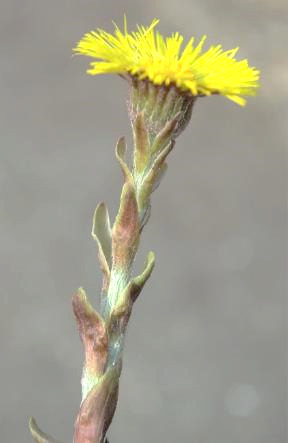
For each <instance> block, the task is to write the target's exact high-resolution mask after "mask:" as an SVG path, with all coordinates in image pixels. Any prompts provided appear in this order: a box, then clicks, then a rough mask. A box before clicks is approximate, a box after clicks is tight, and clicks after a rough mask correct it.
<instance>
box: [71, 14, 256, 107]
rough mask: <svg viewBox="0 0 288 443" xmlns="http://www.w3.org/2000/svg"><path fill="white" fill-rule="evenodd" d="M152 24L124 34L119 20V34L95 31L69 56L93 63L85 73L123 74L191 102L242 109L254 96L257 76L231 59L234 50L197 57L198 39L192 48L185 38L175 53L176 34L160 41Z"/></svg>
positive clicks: (178, 38) (211, 51)
mask: <svg viewBox="0 0 288 443" xmlns="http://www.w3.org/2000/svg"><path fill="white" fill-rule="evenodd" d="M158 22H159V20H156V19H155V20H153V22H152V23H151V25H150V26H149V27H144V26H138V27H137V31H135V32H131V33H128V31H127V23H126V18H125V19H124V31H123V32H122V31H121V30H120V29H119V27H118V26H117V25H116V24H114V26H115V31H114V35H112V34H110V33H108V32H106V31H104V30H102V29H97V30H96V31H92V32H90V33H88V34H85V35H84V37H83V38H82V39H81V40H80V41H79V43H78V45H77V46H76V48H74V51H75V52H76V53H78V54H84V55H88V56H90V57H93V58H96V59H97V61H92V62H91V67H90V69H88V71H87V72H88V73H89V74H92V75H96V74H103V73H117V74H121V75H125V74H126V75H127V74H129V75H132V76H135V77H137V78H139V79H140V80H143V79H149V80H150V81H151V82H152V83H154V84H156V85H167V86H168V85H170V84H174V85H176V87H177V88H179V89H180V90H181V91H187V92H188V93H190V94H191V95H193V96H197V95H211V94H221V95H224V96H226V97H227V98H229V99H231V100H233V101H235V102H236V103H238V104H239V105H244V104H245V103H246V101H245V99H244V98H243V97H242V96H243V95H244V96H245V95H255V93H256V90H257V88H258V86H259V83H258V79H259V71H258V70H256V69H255V68H251V67H249V65H248V62H247V60H241V61H237V60H236V59H235V58H234V56H235V54H236V52H237V50H238V48H234V49H230V50H228V51H223V49H222V46H221V45H217V46H211V47H210V48H209V49H208V50H207V51H206V52H202V46H203V43H204V41H205V39H206V36H205V35H204V36H203V37H202V38H201V40H200V42H199V43H198V44H197V45H194V38H191V39H190V40H189V42H188V43H187V44H186V46H185V47H184V48H183V49H182V50H181V46H182V43H183V36H182V35H180V34H179V33H178V32H176V33H173V34H172V35H171V36H170V37H167V38H164V37H163V36H162V35H161V34H160V33H159V32H158V31H157V32H155V29H154V28H155V26H156V25H157V23H158Z"/></svg>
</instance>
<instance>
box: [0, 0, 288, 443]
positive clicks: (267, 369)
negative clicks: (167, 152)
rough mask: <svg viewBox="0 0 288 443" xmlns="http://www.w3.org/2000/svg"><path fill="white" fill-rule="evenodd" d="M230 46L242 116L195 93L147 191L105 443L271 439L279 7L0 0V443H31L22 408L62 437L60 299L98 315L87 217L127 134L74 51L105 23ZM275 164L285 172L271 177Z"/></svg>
mask: <svg viewBox="0 0 288 443" xmlns="http://www.w3.org/2000/svg"><path fill="white" fill-rule="evenodd" d="M124 12H125V13H126V14H127V18H128V23H129V27H130V29H133V28H135V26H136V24H137V23H139V24H149V23H150V21H151V20H152V19H153V18H154V17H159V18H160V19H161V22H160V25H159V29H160V30H161V32H163V33H164V34H168V33H170V32H173V31H179V32H181V33H183V34H184V35H185V37H186V38H189V37H190V36H191V35H194V36H195V37H197V38H198V37H201V36H202V34H204V33H207V34H208V40H207V44H213V43H218V42H220V43H222V44H223V46H224V48H226V49H229V48H233V47H235V46H238V45H239V46H240V48H241V49H240V52H239V56H240V57H242V58H246V57H247V58H248V59H249V62H250V64H251V65H252V66H256V67H258V68H260V69H261V71H262V80H261V82H262V87H261V90H260V93H259V96H258V97H257V98H255V99H254V98H251V99H249V100H248V105H247V107H246V108H244V109H243V108H241V107H239V106H237V105H236V104H234V103H232V102H230V101H229V100H227V99H224V98H221V97H212V98H203V99H199V100H198V102H197V103H196V106H195V109H194V115H193V118H192V121H191V124H190V125H189V127H188V129H187V130H186V131H185V133H184V134H183V135H182V136H181V137H180V138H179V139H178V142H177V144H176V149H175V150H174V152H173V153H172V154H171V156H170V158H169V168H168V174H167V176H166V177H165V179H164V181H163V182H162V184H161V187H160V188H159V189H158V190H157V192H156V193H155V194H154V197H153V212H152V217H151V219H150V223H149V225H148V226H147V229H146V231H145V234H144V236H143V239H142V243H141V252H140V254H139V263H138V265H139V268H138V269H136V271H137V270H139V269H140V266H141V265H142V260H143V259H144V257H145V255H146V253H147V252H148V251H149V250H150V249H153V250H154V251H155V253H156V258H157V263H156V268H155V270H154V273H153V275H152V277H151V279H150V281H149V283H148V284H147V285H146V286H145V289H144V291H143V292H142V294H141V296H140V298H139V300H138V301H137V303H136V305H135V307H134V311H133V315H132V318H131V322H130V326H129V330H128V335H127V341H126V350H125V358H124V368H123V373H122V381H121V387H120V398H119V403H118V409H117V412H116V415H115V418H114V421H113V424H112V426H111V429H110V431H109V437H110V441H111V443H120V442H125V443H150V442H151V443H154V442H155V443H156V442H157V443H161V442H163V443H164V442H165V443H174V442H175V441H177V442H183V443H184V442H185V443H186V442H193V443H194V442H195V443H244V442H245V443H284V442H286V441H287V440H286V438H287V435H286V431H285V421H286V419H285V413H286V411H285V409H286V401H287V393H286V386H287V385H286V365H285V361H286V346H285V341H286V331H285V317H286V315H285V300H284V299H285V280H286V255H287V245H286V244H285V238H286V235H285V231H286V226H287V214H286V210H285V199H286V196H287V188H286V178H285V173H287V164H286V158H285V144H286V139H287V127H288V124H287V123H288V121H287V118H288V115H287V98H288V93H287V91H288V76H287V72H288V62H287V47H288V33H287V20H288V4H287V1H286V0H242V1H234V0H218V1H215V0H194V1H193V0H177V1H170V2H168V1H167V0H146V1H139V0H125V1H124V0H117V1H116V0H114V1H113V0H105V1H103V0H78V1H77V0H70V1H68V0H60V1H59V0H57V1H56V0H50V1H44V0H22V1H18V0H1V1H0V36H1V37H0V47H1V49H0V53H1V62H0V88H1V104H0V108H1V109H0V112H1V118H0V137H1V148H0V194H1V196H0V242H1V243H0V244H1V254H0V274H1V275H0V277H1V278H0V281H1V284H0V293H1V299H0V304H1V309H0V328H1V338H0V339H1V363H0V374H1V375H0V392H1V396H0V441H1V443H18V442H21V443H28V442H31V437H30V435H29V432H28V428H27V420H28V417H29V416H30V415H32V414H33V415H35V416H36V417H37V420H38V422H39V424H40V426H41V427H42V428H43V429H44V430H46V431H48V432H50V433H51V434H53V435H54V436H55V438H57V439H59V440H61V441H62V442H71V441H72V434H73V422H74V418H75V415H76V413H77V409H78V405H79V402H80V375H81V366H82V360H83V353H82V346H81V343H80V340H79V337H78V332H77V329H76V325H75V321H74V318H73V315H72V310H71V297H72V294H73V293H74V292H75V290H76V289H77V287H79V286H80V285H81V286H83V287H84V288H85V289H86V291H87V293H88V295H89V296H90V298H91V300H93V301H94V303H95V304H97V299H98V296H99V291H100V286H101V284H100V282H101V275H100V272H99V267H98V263H97V247H96V244H95V243H93V241H92V239H91V237H90V232H91V219H92V214H93V210H94V207H95V206H96V204H97V203H98V202H99V201H101V200H105V201H106V202H107V203H108V206H109V208H110V212H111V214H112V217H113V218H114V216H115V213H116V209H117V205H118V199H119V192H120V184H121V181H122V177H121V173H120V170H119V166H118V165H117V162H116V160H115V158H114V145H115V142H116V140H117V138H118V137H119V136H121V135H127V136H128V142H129V144H130V147H131V132H130V127H129V122H128V117H127V113H126V99H127V85H126V84H125V82H124V81H123V80H121V79H120V78H118V77H117V76H99V77H91V76H90V77H89V76H87V75H86V74H85V69H86V67H87V66H88V59H86V58H85V59H84V58H81V57H74V58H72V57H71V53H72V50H71V49H72V47H73V46H74V45H75V43H76V42H77V40H79V38H81V36H82V35H83V33H85V32H87V31H89V30H93V29H95V28H96V27H101V28H105V29H108V30H109V31H112V30H113V25H112V24H111V21H112V20H115V21H116V22H117V23H119V24H121V23H123V14H124ZM285 169H286V171H285Z"/></svg>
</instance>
